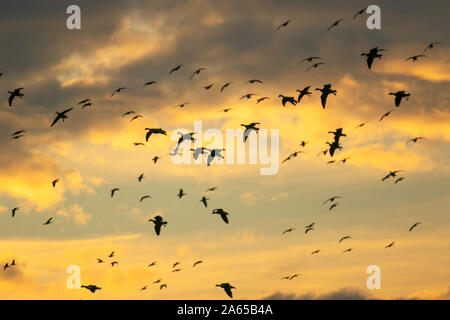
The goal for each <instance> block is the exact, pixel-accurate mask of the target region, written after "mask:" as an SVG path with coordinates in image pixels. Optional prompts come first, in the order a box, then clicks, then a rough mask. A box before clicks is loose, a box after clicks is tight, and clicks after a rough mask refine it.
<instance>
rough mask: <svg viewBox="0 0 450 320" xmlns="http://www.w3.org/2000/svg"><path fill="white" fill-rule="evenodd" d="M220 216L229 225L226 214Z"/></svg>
mask: <svg viewBox="0 0 450 320" xmlns="http://www.w3.org/2000/svg"><path fill="white" fill-rule="evenodd" d="M220 216H221V217H222V220H223V221H225V223H226V224H228V217H227V215H226V214H225V213H222V214H220Z"/></svg>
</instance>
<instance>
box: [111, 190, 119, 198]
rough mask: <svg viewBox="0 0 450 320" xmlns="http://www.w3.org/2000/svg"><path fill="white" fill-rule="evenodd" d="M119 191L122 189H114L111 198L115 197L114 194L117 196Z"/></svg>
mask: <svg viewBox="0 0 450 320" xmlns="http://www.w3.org/2000/svg"><path fill="white" fill-rule="evenodd" d="M117 191H120V189H119V188H114V189H112V190H111V198H112V197H114V194H115V193H116V192H117Z"/></svg>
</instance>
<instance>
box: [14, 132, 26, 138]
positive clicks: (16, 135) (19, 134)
mask: <svg viewBox="0 0 450 320" xmlns="http://www.w3.org/2000/svg"><path fill="white" fill-rule="evenodd" d="M25 132H26V130H18V131H16V132H14V133H13V134H11V137H12V138H11V139H19V138H20V137H25V135H23V133H25Z"/></svg>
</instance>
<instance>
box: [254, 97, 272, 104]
mask: <svg viewBox="0 0 450 320" xmlns="http://www.w3.org/2000/svg"><path fill="white" fill-rule="evenodd" d="M268 99H270V98H269V97H261V98H259V99H257V100H256V104H258V103H260V102H263V101H264V100H268Z"/></svg>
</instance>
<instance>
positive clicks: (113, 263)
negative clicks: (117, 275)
mask: <svg viewBox="0 0 450 320" xmlns="http://www.w3.org/2000/svg"><path fill="white" fill-rule="evenodd" d="M116 264H119V263H118V262H117V261H113V262H111V267H114V266H115V265H116Z"/></svg>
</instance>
